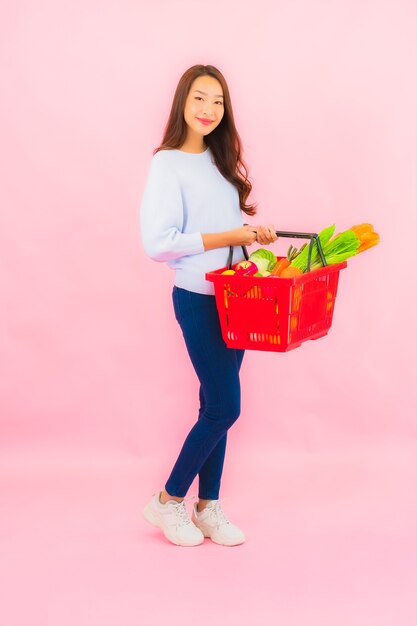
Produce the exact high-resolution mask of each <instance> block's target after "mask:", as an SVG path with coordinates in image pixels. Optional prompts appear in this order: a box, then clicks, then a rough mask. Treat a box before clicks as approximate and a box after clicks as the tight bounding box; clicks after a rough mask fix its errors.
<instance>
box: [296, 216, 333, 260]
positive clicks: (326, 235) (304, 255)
mask: <svg viewBox="0 0 417 626" xmlns="http://www.w3.org/2000/svg"><path fill="white" fill-rule="evenodd" d="M335 227H336V225H335V224H332V226H328V227H327V228H325V229H324V230H322V231H321V232H320V233H319V239H320V243H321V246H322V248H323V251H324V246H325V244H326V243H327V242H328V241H329V239H330V237H332V236H333V233H334V230H335ZM309 247H310V246H307V247H305V248H304V250H303V251H302V252H301V251H300V253H299V254H297V256H296V257H295V259H293V260H292V261H291V267H297V268H298V269H299V270H301V271H302V272H305V271H306V270H307V260H308V250H309ZM318 262H320V265H322V263H321V259H320V255H319V253H318V251H317V246H316V244H315V243H313V250H312V252H311V267H312V266H313V264H314V263H318ZM316 267H317V266H316Z"/></svg>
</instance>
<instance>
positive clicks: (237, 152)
mask: <svg viewBox="0 0 417 626" xmlns="http://www.w3.org/2000/svg"><path fill="white" fill-rule="evenodd" d="M199 76H212V77H213V78H216V79H217V80H218V81H219V83H220V84H221V86H222V89H223V100H224V114H223V117H222V120H221V122H220V124H219V125H218V126H217V127H216V128H215V129H214V130H213V132H211V133H209V134H208V135H206V136H205V137H204V141H205V143H206V145H207V146H208V147H209V148H210V149H211V151H212V153H213V157H214V161H215V163H216V166H217V168H218V170H219V171H220V173H221V174H222V175H223V176H224V178H226V180H228V181H229V182H231V183H232V184H233V185H234V186H235V187H236V188H237V190H238V192H239V201H240V208H241V209H242V211H244V212H245V213H247V214H248V215H255V213H256V209H257V205H256V204H246V200H247V199H248V196H249V194H250V192H251V191H252V184H251V183H250V181H249V179H248V169H247V167H246V165H245V163H244V161H243V159H242V156H241V153H242V143H241V139H240V137H239V133H238V132H237V130H236V126H235V122H234V118H233V110H232V103H231V100H230V94H229V89H228V86H227V83H226V80H225V78H224V76H223V74H222V73H221V72H220V71H219V70H218V69H217V68H216V67H214V66H213V65H193V66H192V67H190V68H189V69H188V70H187V71H186V72H184V74H183V75H182V77H181V79H180V81H179V83H178V85H177V89H176V91H175V95H174V100H173V102H172V107H171V113H170V115H169V118H168V122H167V125H166V128H165V133H164V137H163V140H162V144H161V145H160V146H159V147H158V148H155V150H154V152H153V154H156V153H157V152H159V150H169V149H173V148H180V147H181V146H182V145H183V144H184V142H185V140H186V137H187V123H186V121H185V119H184V108H185V101H186V99H187V96H188V94H189V92H190V89H191V86H192V83H193V81H194V80H195V79H196V78H198V77H199Z"/></svg>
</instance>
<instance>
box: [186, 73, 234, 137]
mask: <svg viewBox="0 0 417 626" xmlns="http://www.w3.org/2000/svg"><path fill="white" fill-rule="evenodd" d="M223 115H224V105H223V89H222V86H221V84H220V83H219V81H218V80H217V79H216V78H213V77H212V76H199V77H198V78H196V79H195V80H194V81H193V83H192V85H191V89H190V92H189V94H188V96H187V100H186V101H185V107H184V119H185V121H186V122H187V125H188V127H189V129H188V130H189V133H190V131H191V132H192V134H193V135H194V134H196V135H199V136H200V137H204V136H206V135H209V134H210V133H211V132H212V131H213V130H214V129H215V128H216V127H217V126H218V125H219V124H220V122H221V120H222V118H223ZM201 120H206V121H207V120H208V121H209V122H210V123H206V124H205V123H203V121H201Z"/></svg>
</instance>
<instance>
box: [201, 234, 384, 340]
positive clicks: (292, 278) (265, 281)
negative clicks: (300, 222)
mask: <svg viewBox="0 0 417 626" xmlns="http://www.w3.org/2000/svg"><path fill="white" fill-rule="evenodd" d="M334 231H335V226H334V225H332V226H329V227H328V228H325V229H324V230H322V231H321V232H320V233H319V234H318V235H317V234H316V233H300V232H289V231H276V234H277V235H278V237H291V238H299V239H310V244H309V245H307V244H305V245H303V246H301V247H300V248H299V249H297V248H295V247H293V246H290V247H289V249H288V252H287V255H286V256H285V257H279V256H278V257H277V256H275V254H274V253H273V252H272V251H271V250H266V249H264V248H259V249H258V250H256V251H255V252H253V253H252V254H251V255H249V254H248V252H247V250H246V248H245V247H244V246H242V250H243V253H244V256H245V260H244V261H240V262H239V263H235V264H233V263H232V259H233V248H232V247H231V248H230V251H229V259H228V261H227V267H226V268H219V269H217V270H213V271H212V272H208V273H207V274H206V278H207V280H209V281H211V282H212V283H213V284H214V294H215V298H216V306H217V310H218V313H219V320H220V324H221V329H222V336H223V339H224V341H225V343H226V345H227V346H228V347H229V348H238V349H251V350H268V351H274V352H286V351H288V350H292V349H294V348H297V347H299V346H300V345H301V344H302V343H303V342H305V341H307V340H309V339H319V338H320V337H324V336H325V335H327V333H328V331H329V329H330V327H331V324H332V319H333V312H334V305H335V300H336V294H337V288H338V281H339V274H340V270H342V269H344V268H345V267H347V263H346V259H348V258H350V257H352V256H355V255H357V254H358V253H360V252H363V251H364V250H367V249H368V248H370V247H372V246H375V245H376V244H377V243H378V242H379V235H378V233H376V232H375V231H374V229H373V226H372V225H371V224H359V225H357V226H353V227H352V228H350V229H348V230H346V231H343V232H341V233H338V234H337V235H335V236H334Z"/></svg>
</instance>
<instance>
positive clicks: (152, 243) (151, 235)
mask: <svg viewBox="0 0 417 626" xmlns="http://www.w3.org/2000/svg"><path fill="white" fill-rule="evenodd" d="M158 154H159V153H156V155H155V156H157V155H158ZM155 156H154V158H153V159H152V161H151V166H150V169H149V174H148V179H147V181H146V185H145V189H144V193H143V197H142V202H141V207H140V226H141V235H142V242H143V246H144V249H145V252H146V254H147V255H148V256H149V257H151V258H152V259H153V260H154V261H172V260H174V259H177V258H179V257H182V256H188V255H191V254H201V253H202V252H204V244H203V238H202V236H201V233H198V232H196V233H183V232H182V229H183V225H184V213H183V204H182V197H181V189H180V185H179V182H178V179H177V178H176V176H175V174H174V172H173V171H172V170H171V169H170V168H169V167H168V166H167V164H166V163H164V162H163V161H162V160H161V159H160V158H155Z"/></svg>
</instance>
